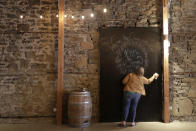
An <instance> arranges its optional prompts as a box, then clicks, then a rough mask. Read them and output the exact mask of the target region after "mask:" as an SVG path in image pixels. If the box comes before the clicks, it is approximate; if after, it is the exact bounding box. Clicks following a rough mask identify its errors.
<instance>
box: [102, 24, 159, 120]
mask: <svg viewBox="0 0 196 131" xmlns="http://www.w3.org/2000/svg"><path fill="white" fill-rule="evenodd" d="M160 36H161V33H160V31H159V29H158V28H126V29H124V28H107V29H100V39H99V49H100V68H101V69H100V120H101V121H103V122H104V121H105V122H106V121H107V122H113V121H120V118H121V117H120V116H121V112H122V96H123V85H122V83H121V81H122V79H123V78H124V77H125V75H126V74H128V73H131V72H134V71H135V70H136V69H137V68H138V67H139V66H143V67H144V68H145V76H146V77H150V76H151V75H153V73H154V72H158V73H159V74H160V77H159V78H158V80H156V81H154V82H153V83H152V84H150V85H146V86H145V88H146V93H147V95H146V96H145V97H142V98H141V100H140V103H139V105H138V110H137V118H136V120H137V121H161V120H162V53H161V52H162V48H161V37H160Z"/></svg>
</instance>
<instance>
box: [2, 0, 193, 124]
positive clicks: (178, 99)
mask: <svg viewBox="0 0 196 131" xmlns="http://www.w3.org/2000/svg"><path fill="white" fill-rule="evenodd" d="M195 7H196V2H195V1H194V0H172V1H171V8H170V34H171V35H170V41H171V47H170V91H171V105H172V107H173V110H172V117H171V119H172V120H191V121H195V120H196V118H195V112H196V97H195V87H196V86H195V82H194V81H195V78H196V73H195V72H196V71H195V68H194V67H195V63H196V61H195V57H196V55H195V52H196V46H195V42H196V32H195V29H196V26H195V24H194V23H195V22H196V19H195V18H194V16H195V11H196V9H195ZM65 8H66V9H65V13H66V14H67V15H68V16H67V18H66V19H65V72H64V75H65V76H64V98H63V101H64V103H63V108H64V110H63V117H64V119H65V120H66V118H67V109H66V107H67V98H68V97H67V96H68V94H69V93H70V92H71V91H72V90H75V89H80V88H87V89H88V90H89V91H90V92H91V95H92V100H93V120H94V121H98V120H99V71H100V68H99V45H98V41H99V28H106V27H124V28H126V27H161V26H160V23H161V1H160V0H65ZM103 8H107V11H108V12H107V13H103ZM0 12H1V13H0V18H1V19H0V54H1V55H0V106H1V108H0V122H4V123H15V122H19V123H20V122H22V123H24V122H30V121H32V122H34V121H47V122H54V120H55V113H54V112H53V108H54V107H55V106H56V88H57V85H56V84H57V42H58V41H57V35H58V29H57V27H58V19H57V18H56V17H55V16H56V14H57V12H58V0H17V1H13V0H1V1H0ZM90 13H94V14H95V17H94V18H91V17H90ZM20 15H23V16H24V18H23V19H20V18H19V17H20ZM40 15H43V19H40V18H39V16H40ZM72 15H73V16H74V17H75V18H74V19H72V18H71V16H72ZM81 15H84V16H85V20H82V19H81ZM184 107H187V108H184ZM5 118H6V119H5ZM11 118H12V119H11ZM18 118H25V119H22V120H21V119H20V121H19V120H18ZM34 118H36V120H32V119H34Z"/></svg>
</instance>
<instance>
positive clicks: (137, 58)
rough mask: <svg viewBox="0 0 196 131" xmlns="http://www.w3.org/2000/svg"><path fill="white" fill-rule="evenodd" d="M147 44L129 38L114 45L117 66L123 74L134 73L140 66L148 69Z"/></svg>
mask: <svg viewBox="0 0 196 131" xmlns="http://www.w3.org/2000/svg"><path fill="white" fill-rule="evenodd" d="M119 44H120V45H121V46H119ZM147 44H148V43H147V41H145V40H141V39H138V38H128V36H127V37H123V39H122V40H120V41H117V42H114V43H113V44H112V52H113V54H114V56H115V64H116V66H117V68H118V69H119V71H120V73H121V74H123V75H125V74H128V73H130V72H134V71H135V70H136V69H137V68H138V67H139V66H143V67H144V68H146V67H148V65H149V64H148V63H149V60H148V53H147V50H148V49H147V48H148V47H147V46H146V45H147Z"/></svg>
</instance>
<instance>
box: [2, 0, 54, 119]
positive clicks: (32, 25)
mask: <svg viewBox="0 0 196 131" xmlns="http://www.w3.org/2000/svg"><path fill="white" fill-rule="evenodd" d="M56 9H57V0H17V1H14V0H1V1H0V12H1V13H0V107H1V108H0V123H12V122H13V123H15V122H19V123H20V120H19V119H18V118H25V119H23V120H22V121H21V122H22V123H24V122H25V121H26V122H28V121H37V120H38V121H39V120H40V121H43V119H44V118H45V120H46V121H48V122H49V121H50V122H52V121H54V120H55V113H54V112H53V108H54V107H55V106H56V79H57V77H56V64H57V60H56V51H57V49H56V45H57V32H58V28H57V26H58V19H57V18H56V13H57V10H56ZM20 15H23V19H20ZM40 15H43V19H40ZM12 118H14V119H12ZM34 118H35V119H36V118H38V119H36V120H34ZM47 119H48V120H47Z"/></svg>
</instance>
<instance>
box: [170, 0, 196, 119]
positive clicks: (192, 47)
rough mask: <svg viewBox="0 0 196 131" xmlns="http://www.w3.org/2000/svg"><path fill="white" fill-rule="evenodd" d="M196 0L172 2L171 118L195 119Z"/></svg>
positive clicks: (175, 0) (173, 0) (176, 0)
mask: <svg viewBox="0 0 196 131" xmlns="http://www.w3.org/2000/svg"><path fill="white" fill-rule="evenodd" d="M195 16H196V1H195V0H172V1H171V4H170V20H169V21H170V22H169V23H170V26H169V27H170V30H169V32H170V41H171V47H170V93H171V97H170V98H171V106H172V112H171V120H183V121H196V83H195V81H196V25H195V23H196V17H195Z"/></svg>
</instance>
